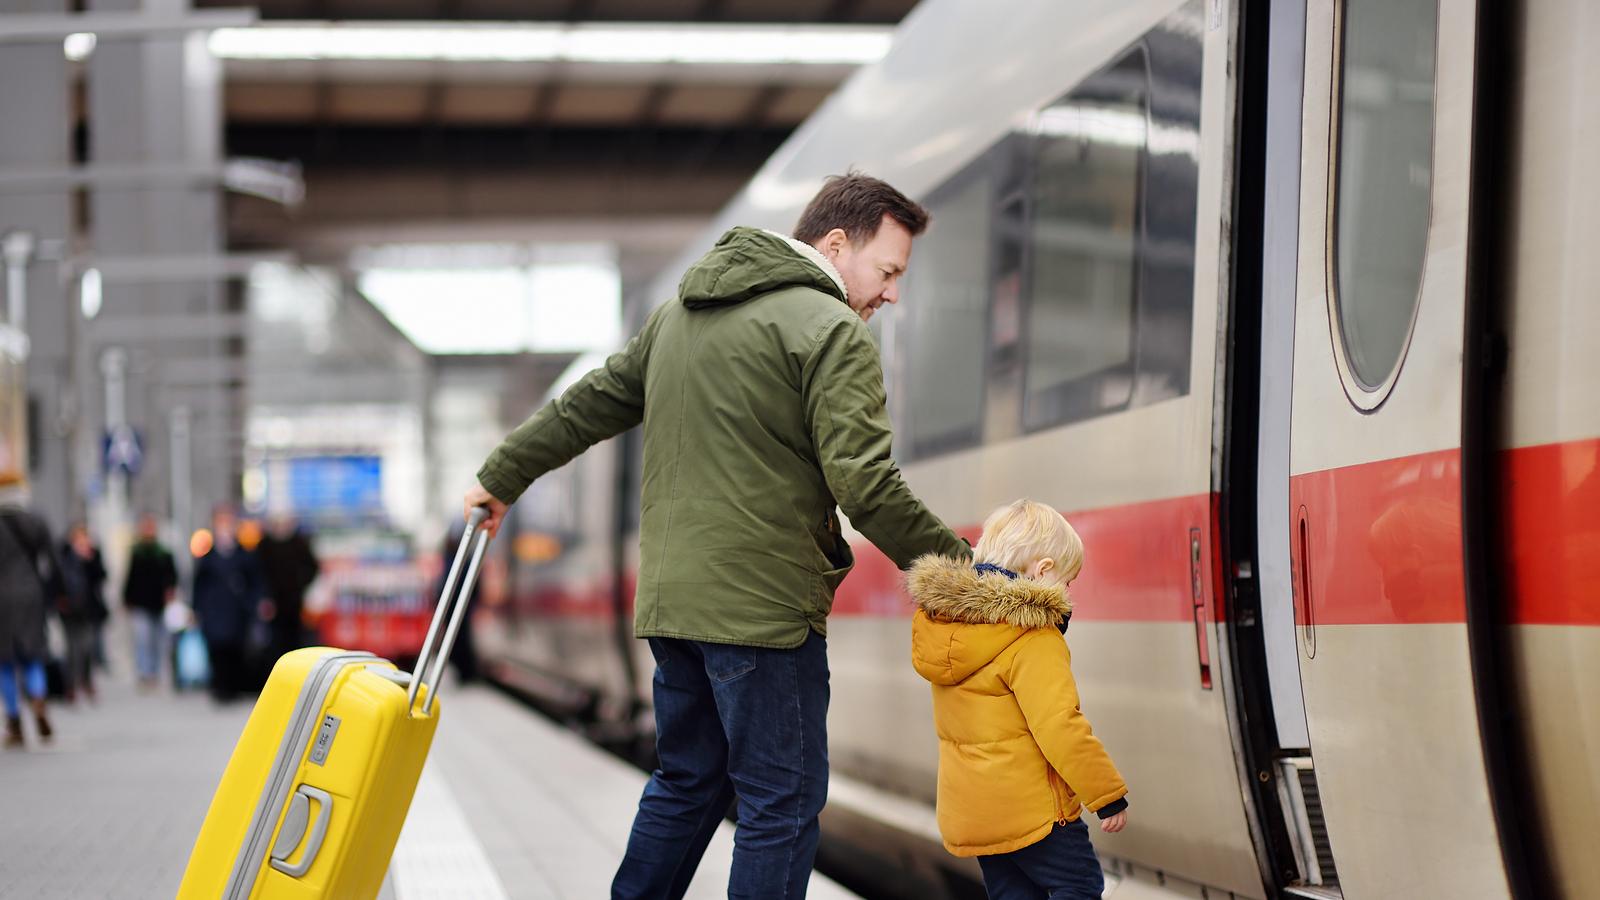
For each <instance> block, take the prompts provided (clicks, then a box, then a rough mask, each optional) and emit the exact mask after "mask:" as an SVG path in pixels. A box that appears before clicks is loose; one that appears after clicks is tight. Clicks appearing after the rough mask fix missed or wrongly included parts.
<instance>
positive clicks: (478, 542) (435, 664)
mask: <svg viewBox="0 0 1600 900" xmlns="http://www.w3.org/2000/svg"><path fill="white" fill-rule="evenodd" d="M488 517H489V510H488V509H486V508H485V507H482V506H478V507H474V508H473V510H472V512H471V514H470V515H468V516H467V529H466V531H465V532H463V533H462V535H461V545H460V546H459V547H457V548H456V556H455V560H454V561H453V562H451V563H450V574H449V575H448V576H446V578H445V580H444V591H443V592H442V593H441V594H440V595H439V604H438V606H437V608H435V609H434V612H433V622H432V623H430V624H429V625H428V636H427V637H425V638H423V640H422V652H421V653H420V654H419V655H418V656H417V664H416V667H415V668H414V670H413V674H412V676H411V687H410V688H408V689H407V690H406V715H407V716H410V715H413V713H414V711H415V709H416V702H417V692H418V690H419V689H420V688H421V687H422V685H423V684H424V677H423V676H424V675H426V676H427V677H426V684H427V685H428V697H427V699H426V700H425V701H424V702H423V708H422V712H423V714H424V715H427V714H430V713H432V712H433V701H434V698H435V697H437V696H438V694H439V691H438V685H439V678H440V677H441V676H442V675H443V674H444V664H445V662H446V661H447V660H449V658H450V651H451V650H452V649H453V648H454V647H455V643H456V633H457V632H459V631H460V630H461V622H462V620H463V619H465V618H466V613H467V602H468V601H469V600H470V599H471V598H472V588H473V586H474V585H475V584H476V583H477V581H478V570H479V568H481V567H482V565H483V556H484V552H485V551H486V550H488V548H489V533H488V532H487V531H482V530H480V529H481V527H482V525H483V521H484V520H485V519H487V518H488ZM468 547H471V548H472V555H471V559H470V561H468V562H467V566H466V570H467V571H466V577H465V578H463V579H462V582H461V590H460V591H457V590H456V589H455V588H456V578H457V577H458V576H460V575H461V564H462V562H463V561H467V560H468V556H467V548H468ZM447 617H448V620H449V624H448V625H446V626H445V628H444V638H443V640H442V641H441V642H440V644H439V646H438V647H437V648H435V647H434V638H435V637H438V636H439V628H440V626H441V625H444V623H445V621H446V618H447ZM430 666H431V669H432V671H429V669H430Z"/></svg>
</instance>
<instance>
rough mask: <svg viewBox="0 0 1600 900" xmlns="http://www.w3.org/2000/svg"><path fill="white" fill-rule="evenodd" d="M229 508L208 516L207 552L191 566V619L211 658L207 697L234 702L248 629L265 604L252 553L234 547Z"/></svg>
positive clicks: (242, 679) (244, 669)
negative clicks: (208, 536) (209, 689)
mask: <svg viewBox="0 0 1600 900" xmlns="http://www.w3.org/2000/svg"><path fill="white" fill-rule="evenodd" d="M238 528H239V520H238V518H237V517H236V516H235V515H234V513H233V510H232V509H228V508H221V509H218V510H217V511H216V512H215V513H213V514H212V516H211V535H212V546H211V548H210V549H209V550H208V551H207V552H206V553H205V554H204V555H202V556H201V557H200V559H199V560H198V561H197V562H196V563H195V569H194V614H195V618H197V619H199V620H200V634H201V635H202V636H203V637H204V638H205V639H206V649H207V650H208V651H209V653H210V656H211V695H212V696H213V697H215V698H216V699H217V700H218V701H219V702H227V701H229V700H232V699H234V698H235V697H236V696H238V694H239V693H240V691H241V690H243V689H244V688H245V686H246V679H247V678H248V675H249V672H248V657H247V655H246V654H247V652H248V649H249V648H248V646H247V642H248V641H249V638H250V630H251V628H252V626H253V625H254V624H255V623H256V621H257V616H258V614H259V610H260V608H261V607H262V606H263V605H264V604H265V603H266V602H267V599H266V595H267V585H266V581H265V580H264V579H263V578H262V577H261V565H260V563H259V562H258V561H257V560H256V557H255V554H253V553H251V552H250V551H248V550H246V549H244V548H243V547H241V546H239V538H238Z"/></svg>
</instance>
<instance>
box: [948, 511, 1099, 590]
mask: <svg viewBox="0 0 1600 900" xmlns="http://www.w3.org/2000/svg"><path fill="white" fill-rule="evenodd" d="M972 556H973V561H974V562H979V563H991V564H993V565H997V566H1003V567H1004V568H1007V569H1010V570H1011V571H1013V572H1021V571H1023V570H1024V569H1027V568H1028V567H1029V566H1031V565H1033V564H1034V563H1036V562H1038V561H1039V560H1041V559H1045V558H1047V557H1048V558H1050V559H1053V560H1055V561H1056V571H1058V572H1060V573H1061V575H1062V580H1063V581H1071V580H1072V579H1074V578H1077V577H1078V572H1079V571H1081V570H1082V569H1083V540H1082V539H1081V538H1079V537H1078V533H1077V532H1076V531H1074V530H1072V526H1071V525H1070V524H1068V523H1067V520H1066V518H1065V517H1064V516H1062V515H1061V513H1058V512H1056V511H1055V510H1054V509H1051V508H1050V507H1048V506H1046V505H1044V504H1043V503H1035V502H1034V501H1032V500H1018V501H1017V502H1015V503H1012V504H1009V505H1006V506H1002V507H1000V508H999V509H997V510H995V511H994V512H992V513H990V514H989V518H988V519H987V520H986V521H985V522H984V523H983V537H981V538H979V539H978V546H977V547H974V548H973V551H972Z"/></svg>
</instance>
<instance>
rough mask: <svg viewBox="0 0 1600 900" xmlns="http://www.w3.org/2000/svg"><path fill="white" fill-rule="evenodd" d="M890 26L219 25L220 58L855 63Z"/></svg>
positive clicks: (872, 56) (885, 39)
mask: <svg viewBox="0 0 1600 900" xmlns="http://www.w3.org/2000/svg"><path fill="white" fill-rule="evenodd" d="M892 37H893V30H892V29H890V28H886V27H878V26H867V25H660V24H616V25H612V24H590V23H578V24H571V25H567V24H546V25H527V24H522V23H509V22H508V23H462V24H454V23H448V22H428V23H415V24H406V25H368V24H362V25H349V24H343V23H336V22H295V23H281V24H279V23H273V24H268V25H258V26H255V27H252V28H220V29H218V30H216V31H214V32H212V34H211V38H210V46H211V52H212V53H214V54H216V55H217V56H219V57H222V58H223V59H284V60H315V59H338V60H346V59H347V60H417V61H424V60H444V61H452V62H582V63H654V64H661V63H689V64H745V65H782V64H800V65H862V64H866V63H871V62H875V61H877V60H879V59H882V58H883V55H884V54H885V53H887V52H888V51H889V44H890V41H891V40H892Z"/></svg>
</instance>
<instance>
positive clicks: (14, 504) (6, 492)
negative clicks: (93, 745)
mask: <svg viewBox="0 0 1600 900" xmlns="http://www.w3.org/2000/svg"><path fill="white" fill-rule="evenodd" d="M26 503H27V495H26V491H25V489H24V488H22V487H20V486H17V485H15V484H10V485H4V486H0V698H3V700H4V703H5V711H6V733H5V746H6V748H7V749H15V748H20V747H22V745H23V737H22V699H21V697H20V696H19V694H18V691H17V688H18V684H17V672H18V670H20V671H21V672H22V685H21V687H22V690H23V692H25V693H26V694H27V697H28V705H29V707H31V708H32V710H33V719H34V724H35V725H36V726H37V727H38V730H39V738H40V739H41V740H49V739H50V737H51V735H52V734H53V733H54V732H53V730H52V729H51V727H50V719H49V717H48V716H46V715H45V707H44V701H45V693H46V690H47V683H46V675H45V658H46V657H47V656H48V655H49V647H48V646H47V642H46V640H45V616H46V615H47V614H48V611H49V609H50V608H51V607H52V606H53V605H56V604H58V603H59V602H60V601H61V596H62V583H61V561H60V560H59V559H57V558H56V556H55V550H54V548H53V547H52V546H51V543H50V526H48V525H46V524H45V522H44V520H43V519H41V518H40V517H39V516H38V515H36V514H34V513H33V512H31V511H29V510H28V509H26V508H25V504H26Z"/></svg>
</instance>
